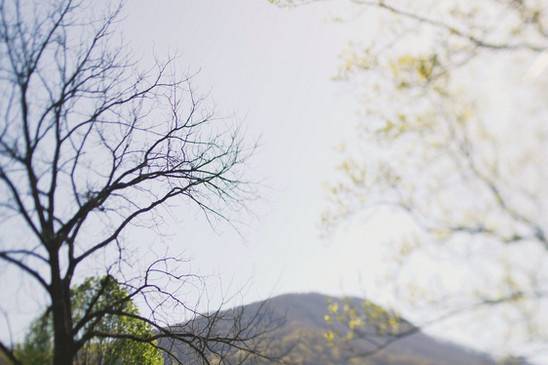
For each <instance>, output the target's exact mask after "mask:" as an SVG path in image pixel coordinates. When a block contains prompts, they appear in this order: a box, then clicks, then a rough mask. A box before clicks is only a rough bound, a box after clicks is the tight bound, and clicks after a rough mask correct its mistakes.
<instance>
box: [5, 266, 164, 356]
mask: <svg viewBox="0 0 548 365" xmlns="http://www.w3.org/2000/svg"><path fill="white" fill-rule="evenodd" d="M127 295H128V293H127V291H126V290H124V288H122V287H121V286H120V285H119V284H118V283H117V282H116V280H115V279H114V278H112V277H111V276H104V277H101V278H96V277H92V278H88V279H86V280H85V281H84V282H83V283H82V284H80V285H78V286H77V287H76V288H74V289H73V290H72V298H71V299H72V306H73V316H74V321H75V322H77V321H78V320H80V319H81V318H82V317H83V316H84V315H85V314H86V311H87V310H88V308H90V305H93V310H94V311H96V312H101V311H104V310H106V309H109V310H113V311H115V312H117V313H123V314H124V315H119V314H106V315H104V316H103V317H102V318H101V319H100V321H98V323H97V324H94V325H93V330H94V331H95V332H99V333H105V334H115V335H132V336H138V337H147V336H150V335H151V334H152V330H151V328H150V326H149V325H148V324H147V323H145V322H143V321H142V320H139V319H136V318H133V317H132V315H138V314H139V311H138V309H137V307H136V306H135V304H134V303H133V302H132V301H131V300H130V299H128V298H127ZM90 329H91V328H90V327H89V326H88V327H85V328H84V329H83V330H82V331H81V332H82V333H86V332H87V331H88V330H90ZM52 338H53V328H52V324H51V315H50V313H49V312H46V313H45V314H43V315H42V316H40V318H38V319H37V320H35V321H34V322H33V323H32V325H31V328H30V329H29V332H28V334H27V336H26V337H25V340H24V342H23V343H22V344H20V345H19V346H18V347H17V349H16V355H17V357H18V358H19V359H21V362H22V363H23V364H24V365H44V364H51V363H52V359H53V343H52ZM75 364H76V365H92V364H93V365H122V364H143V365H160V364H162V357H161V354H160V351H159V350H158V349H156V348H155V347H153V346H152V345H150V344H147V343H141V342H137V341H132V340H128V339H112V338H108V337H105V338H93V339H91V340H90V341H88V342H87V343H86V344H85V345H84V346H83V347H82V349H81V350H80V351H79V352H78V354H77V357H76V360H75Z"/></svg>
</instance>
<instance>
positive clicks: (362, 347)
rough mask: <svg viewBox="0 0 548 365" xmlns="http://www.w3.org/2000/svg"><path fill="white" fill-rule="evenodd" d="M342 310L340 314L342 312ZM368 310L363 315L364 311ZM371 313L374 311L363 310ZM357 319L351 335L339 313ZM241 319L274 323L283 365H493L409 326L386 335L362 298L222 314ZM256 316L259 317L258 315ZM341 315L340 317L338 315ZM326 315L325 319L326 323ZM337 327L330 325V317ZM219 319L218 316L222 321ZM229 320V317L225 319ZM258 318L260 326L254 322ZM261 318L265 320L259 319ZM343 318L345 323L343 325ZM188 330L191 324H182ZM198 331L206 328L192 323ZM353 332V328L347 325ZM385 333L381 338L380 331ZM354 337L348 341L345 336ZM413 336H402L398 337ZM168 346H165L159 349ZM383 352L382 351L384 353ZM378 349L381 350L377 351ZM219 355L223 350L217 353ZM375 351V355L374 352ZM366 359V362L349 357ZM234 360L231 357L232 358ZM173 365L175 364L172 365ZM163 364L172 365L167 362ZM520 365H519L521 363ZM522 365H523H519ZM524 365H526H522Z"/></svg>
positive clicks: (316, 297) (379, 314)
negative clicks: (234, 315) (350, 314)
mask: <svg viewBox="0 0 548 365" xmlns="http://www.w3.org/2000/svg"><path fill="white" fill-rule="evenodd" d="M342 308H344V310H343V309H342ZM363 308H366V310H365V312H364V309H363ZM367 308H373V309H374V310H373V311H370V310H367ZM352 310H354V311H355V312H353V313H354V314H357V315H358V316H357V317H354V318H362V319H365V322H364V321H362V322H360V323H359V322H355V323H354V327H355V328H357V330H355V331H349V330H348V328H349V327H348V326H346V325H342V324H341V323H343V322H344V323H346V322H345V321H346V320H347V319H348V318H350V317H345V316H343V314H342V313H343V311H344V312H348V313H352ZM230 311H232V312H233V313H240V314H241V313H243V315H242V316H241V317H242V319H243V320H242V322H243V323H245V322H246V321H247V323H252V322H253V321H255V323H257V324H258V325H257V326H256V327H257V330H258V331H260V330H261V329H262V328H264V326H263V325H262V324H261V323H270V324H272V323H276V321H275V319H283V322H277V323H280V325H279V326H277V328H275V329H274V330H272V331H271V332H269V333H268V334H267V336H269V340H270V343H271V351H273V353H277V354H280V353H284V354H285V355H284V356H283V357H282V363H285V364H295V365H328V364H329V365H332V364H333V365H335V364H336V365H358V364H359V365H496V364H497V362H496V361H495V360H494V359H492V358H491V357H490V356H488V355H486V354H484V353H480V352H477V351H472V350H470V349H467V348H465V347H462V346H459V345H456V344H453V343H449V342H445V341H441V340H439V339H436V338H433V337H431V336H428V335H426V334H424V333H422V332H420V331H419V330H418V329H417V328H415V327H414V326H413V325H412V324H411V323H410V322H408V321H406V320H405V319H403V318H397V321H396V323H397V328H398V330H397V331H396V332H394V331H393V330H392V332H391V330H389V329H386V328H385V327H383V326H384V324H383V323H388V320H389V319H390V318H394V317H390V316H387V313H388V312H386V311H384V310H383V309H382V308H381V307H379V306H376V305H375V304H373V303H372V302H369V301H366V300H364V299H360V298H348V297H347V298H336V297H330V296H325V295H321V294H317V293H308V294H285V295H280V296H277V297H274V298H272V299H270V300H268V301H263V302H257V303H252V304H249V305H246V306H243V307H239V308H235V309H232V310H229V311H227V312H225V313H229V312H230ZM257 314H258V315H257ZM339 314H340V315H339ZM326 315H327V317H326ZM337 316H339V317H338V320H337V321H332V320H331V321H330V319H331V317H337ZM220 317H222V316H220ZM229 317H230V316H229ZM259 317H261V318H260V319H261V320H260V321H257V318H259ZM263 317H264V318H263ZM341 317H342V318H343V319H341ZM230 325H231V324H229V321H228V320H227V321H226V323H225V324H223V323H221V324H220V325H218V326H217V327H216V329H215V330H216V331H222V330H223V329H227V328H228V326H230ZM184 326H186V327H187V328H188V326H189V323H186V324H184ZM192 327H193V328H195V329H199V328H200V327H204V323H202V324H199V323H192ZM351 327H352V325H351ZM382 328H385V329H384V332H383V331H380V329H382ZM349 332H353V333H352V336H353V337H352V338H350V336H349ZM409 332H412V333H413V334H411V335H408V336H402V337H401V338H399V334H401V333H409ZM163 345H164V346H165V345H166V344H165V343H164V344H163ZM385 346H386V347H385ZM381 348H382V349H381ZM218 350H219V351H221V349H218ZM374 350H378V351H376V352H374V353H372V351H374ZM174 352H175V353H176V354H177V357H178V358H179V359H180V360H182V361H183V363H185V364H187V363H188V364H198V363H199V362H197V361H196V359H192V358H191V357H189V356H190V355H189V354H188V352H187V351H185V350H184V348H182V347H177V346H176V347H175V351H174ZM358 353H367V354H369V355H368V356H366V357H353V355H354V354H358ZM233 356H235V355H233ZM173 363H174V362H173ZM247 363H248V364H254V365H255V364H257V365H258V364H261V365H262V364H268V363H269V362H268V361H265V360H258V359H252V360H250V361H248V362H247ZM166 364H171V361H170V360H169V359H166ZM522 364H523V363H522ZM520 365H521V364H520ZM524 365H525V364H524Z"/></svg>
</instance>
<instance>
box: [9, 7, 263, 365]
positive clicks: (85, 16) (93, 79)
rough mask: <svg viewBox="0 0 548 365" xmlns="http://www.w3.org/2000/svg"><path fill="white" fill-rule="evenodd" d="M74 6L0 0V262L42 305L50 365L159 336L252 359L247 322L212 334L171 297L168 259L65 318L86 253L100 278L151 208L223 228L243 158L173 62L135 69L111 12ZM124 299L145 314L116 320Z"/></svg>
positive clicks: (212, 316)
mask: <svg viewBox="0 0 548 365" xmlns="http://www.w3.org/2000/svg"><path fill="white" fill-rule="evenodd" d="M86 6H91V4H89V5H87V4H86V3H85V2H83V1H78V0H59V1H52V2H49V1H46V2H42V1H34V2H29V1H19V0H1V1H0V84H1V88H0V92H1V93H2V96H1V100H0V113H1V122H0V123H1V126H0V181H1V192H0V214H1V216H2V224H3V226H4V229H3V230H4V232H5V233H6V234H5V235H4V236H5V237H4V242H3V243H2V248H1V250H0V259H1V261H3V262H4V263H7V264H9V265H13V267H15V268H17V269H19V270H20V271H21V273H24V274H26V275H27V276H28V277H30V278H32V279H33V280H34V282H35V283H36V284H37V285H38V286H39V287H40V288H41V289H42V290H44V291H45V293H46V295H47V297H48V298H49V301H50V302H51V304H50V308H49V310H50V311H51V315H52V318H53V334H54V335H53V337H54V360H53V362H54V364H56V365H68V364H72V362H73V359H75V356H76V355H77V353H78V351H79V350H80V349H82V348H83V347H84V346H85V345H86V343H88V342H89V341H91V340H92V339H96V338H114V339H115V338H123V339H127V340H131V341H137V342H141V343H148V344H150V345H151V346H156V347H162V345H161V344H162V343H163V342H159V340H161V339H165V338H168V339H172V340H175V341H179V342H181V343H184V344H185V345H186V346H187V347H188V348H190V349H191V350H193V351H194V352H195V353H196V354H198V358H199V360H200V361H201V362H203V363H209V361H210V355H211V353H212V352H218V349H220V348H221V347H219V345H222V348H223V349H225V348H234V349H238V350H239V351H240V352H244V353H248V354H255V355H260V352H259V348H258V347H256V345H257V341H256V340H257V338H258V334H259V333H260V331H255V332H250V331H249V326H251V325H254V324H256V322H257V320H252V321H247V322H245V321H243V322H242V321H241V317H242V316H241V314H237V315H235V314H234V313H231V314H227V315H230V316H231V319H232V320H233V322H234V323H237V324H236V325H234V326H233V327H230V328H228V329H227V328H225V330H224V331H223V332H222V333H219V332H215V331H212V328H214V324H215V323H216V322H217V321H218V320H219V319H220V318H222V317H224V316H225V312H221V311H214V312H213V313H209V314H204V315H199V314H198V313H197V311H196V309H195V307H193V306H190V305H188V304H187V303H186V302H185V301H184V300H183V299H181V297H179V296H178V295H177V290H176V289H177V288H179V287H180V286H182V285H185V284H186V283H188V282H189V281H190V280H194V279H195V277H194V276H192V275H189V274H188V273H182V274H178V273H177V272H176V271H175V269H176V268H177V266H176V265H175V266H173V265H171V266H170V264H176V263H177V260H176V259H175V258H161V259H159V260H157V261H154V262H153V263H152V264H151V265H150V266H149V267H148V269H147V270H146V272H145V273H143V275H140V276H138V277H131V279H124V277H123V276H120V275H119V277H118V278H117V279H116V281H117V283H118V285H120V286H121V287H122V288H123V289H124V290H125V291H126V292H127V295H126V296H124V297H123V298H122V299H120V298H118V299H117V300H112V301H110V302H109V301H108V298H109V295H108V292H107V291H108V290H107V286H105V290H98V291H97V292H96V294H95V295H96V297H95V298H93V300H91V301H90V303H91V304H90V305H89V307H88V308H87V309H86V310H85V311H84V313H83V315H81V316H80V317H79V318H75V316H74V313H73V310H72V303H71V295H70V293H71V291H70V289H71V284H72V283H73V282H74V281H75V280H76V279H77V278H79V275H80V273H81V270H82V268H83V267H85V266H86V265H89V263H90V262H94V260H95V259H96V258H97V257H98V255H99V254H106V255H112V257H115V259H113V260H112V263H111V266H109V267H108V268H107V270H106V271H107V272H106V273H105V274H106V275H107V277H111V276H112V275H113V271H114V267H115V266H114V265H117V266H116V267H120V266H122V265H123V263H124V260H125V259H126V258H127V257H124V252H125V251H124V247H126V246H125V245H124V242H123V236H124V233H125V232H126V231H127V230H128V228H130V227H132V226H141V227H142V226H145V227H151V226H154V225H155V224H156V223H158V220H159V219H161V216H160V215H159V214H158V210H159V209H160V208H166V207H168V206H169V205H170V204H172V203H176V202H177V203H185V202H187V203H190V204H193V205H195V206H197V207H199V208H200V209H202V210H203V211H204V212H205V213H206V214H207V215H213V216H217V217H220V218H221V219H224V216H223V215H222V211H221V208H222V205H221V204H224V205H228V206H231V205H232V204H239V203H240V201H241V199H243V198H245V196H246V190H245V189H243V187H244V185H242V184H243V181H242V180H241V176H242V171H241V168H242V163H243V162H244V161H245V160H246V158H247V157H248V155H249V152H250V150H246V149H244V147H243V145H242V141H241V138H240V136H239V134H238V131H237V130H233V131H230V130H228V131H227V130H225V129H223V127H222V126H217V123H215V122H216V121H217V120H216V119H215V118H214V116H213V115H212V113H211V112H210V111H209V110H207V108H205V107H204V106H203V102H204V101H203V99H202V98H199V97H197V96H196V95H195V94H193V92H192V90H191V88H190V85H189V80H188V79H186V78H182V79H180V78H177V77H176V74H175V71H174V64H173V63H174V60H173V59H169V60H168V61H167V62H164V63H160V62H158V63H156V65H155V66H154V67H153V68H151V69H149V70H148V71H146V72H137V71H136V69H135V64H134V63H133V62H132V61H131V57H130V55H129V52H128V51H127V49H126V47H125V46H124V44H123V42H122V41H119V43H115V41H116V39H117V38H116V37H115V34H114V32H115V25H116V22H117V19H118V17H119V15H120V12H121V6H117V7H115V8H113V9H110V10H109V11H108V12H106V15H104V16H97V15H95V14H94V13H93V12H91V11H89V9H87V8H86ZM219 203H221V204H219ZM10 230H14V231H15V230H20V231H22V232H24V239H23V240H20V239H18V240H13V241H10V238H9V232H10ZM104 282H105V283H108V282H109V280H105V281H104ZM174 288H175V289H174ZM138 298H140V299H139V300H140V302H141V303H144V304H145V305H146V306H148V310H149V312H150V313H149V314H148V315H146V316H145V315H140V314H136V313H129V312H125V311H124V308H125V307H126V306H125V304H126V303H127V302H130V301H132V300H136V299H138ZM97 303H102V304H101V305H98V304H97ZM105 303H107V305H105ZM167 307H169V308H175V309H177V308H179V309H186V310H188V311H190V312H191V313H194V314H195V315H196V316H200V317H201V318H202V319H201V322H200V323H202V324H204V323H206V325H203V326H202V327H201V328H200V330H199V331H195V328H193V326H192V325H191V323H192V321H189V322H188V324H187V325H186V326H183V327H178V329H177V330H176V331H175V330H173V329H172V328H170V327H169V326H166V324H165V323H163V322H161V321H160V319H159V318H160V317H159V316H158V313H159V312H160V310H161V308H167ZM105 316H122V317H123V316H126V317H131V318H133V320H138V321H142V322H144V323H146V324H148V325H149V326H151V328H152V329H153V330H154V334H153V335H150V336H140V335H138V334H134V333H116V332H103V331H100V330H99V328H101V327H100V326H99V324H100V323H101V321H102V319H103V318H105ZM238 320H240V322H238ZM238 323H239V324H238ZM0 350H1V351H2V352H3V353H4V354H5V355H6V356H7V357H8V358H9V359H10V360H11V361H12V362H14V363H15V364H19V362H18V360H17V358H16V356H15V354H14V352H13V351H12V348H11V346H10V345H8V344H7V343H0ZM163 350H165V351H167V353H168V354H171V353H170V349H169V348H163ZM174 361H177V359H176V358H174Z"/></svg>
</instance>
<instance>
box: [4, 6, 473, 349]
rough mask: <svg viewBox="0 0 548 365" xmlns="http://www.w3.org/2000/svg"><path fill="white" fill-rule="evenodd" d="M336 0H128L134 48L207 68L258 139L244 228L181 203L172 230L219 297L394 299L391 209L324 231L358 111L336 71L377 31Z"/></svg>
mask: <svg viewBox="0 0 548 365" xmlns="http://www.w3.org/2000/svg"><path fill="white" fill-rule="evenodd" d="M335 3H337V2H336V1H333V2H319V4H315V5H311V6H306V7H300V8H294V9H281V8H278V7H276V6H273V5H271V4H269V3H268V1H266V0H231V1H226V0H162V1H146V0H131V1H127V7H126V9H125V13H124V14H125V17H124V20H123V22H122V23H121V24H120V30H121V32H122V33H123V34H124V39H125V40H126V42H127V44H128V46H129V47H130V48H131V49H132V50H133V52H134V54H135V55H136V56H137V57H138V58H142V61H143V63H144V64H147V63H148V62H150V61H151V59H152V57H153V55H155V56H156V57H158V58H160V59H162V58H165V57H167V56H168V55H169V54H174V53H177V54H178V55H179V57H178V59H177V63H176V68H177V70H178V71H179V72H180V73H181V74H185V73H187V74H193V73H195V72H197V71H199V72H198V74H197V75H196V76H195V77H194V79H193V80H192V85H193V86H194V88H195V89H196V90H197V91H199V92H200V93H203V94H209V100H210V101H211V102H212V103H213V104H214V105H215V108H216V110H217V114H218V115H222V116H227V118H229V119H232V120H234V121H236V122H238V123H239V124H240V125H241V126H242V127H243V129H244V130H245V131H246V134H247V137H248V141H249V142H250V144H251V143H253V142H254V141H255V140H257V139H259V142H260V143H259V144H260V147H259V149H258V150H257V152H256V153H255V154H254V156H253V158H252V159H251V161H250V165H249V166H250V168H249V176H248V178H249V179H250V180H254V181H260V184H258V185H257V190H258V192H259V193H260V195H261V198H260V199H259V200H256V201H252V202H250V203H249V204H248V207H249V209H250V211H251V213H239V214H234V215H233V218H234V222H235V225H236V227H237V228H238V229H239V230H240V233H237V232H236V231H235V230H234V229H233V228H232V227H230V226H229V225H227V224H224V223H220V224H219V225H216V226H215V230H213V229H212V228H211V227H209V225H208V224H207V222H206V221H205V220H204V219H203V217H200V216H198V217H196V216H193V214H188V213H187V212H188V209H187V208H186V207H184V206H181V207H175V208H174V209H173V212H174V216H176V217H177V218H178V223H177V224H171V225H169V226H166V227H165V229H166V232H167V234H168V235H167V236H166V237H165V238H163V243H164V244H165V246H162V247H168V249H169V252H170V253H173V254H180V253H183V254H184V256H185V257H186V258H189V259H190V260H191V261H190V262H191V268H192V270H193V271H194V272H195V273H197V274H201V275H205V276H209V277H210V278H211V280H210V283H211V285H212V287H211V293H212V297H216V294H213V293H215V291H216V290H217V288H219V287H222V290H223V295H230V294H234V293H236V292H238V291H240V290H242V296H241V297H239V298H240V299H239V300H240V301H244V302H251V301H255V300H260V299H265V298H268V297H271V296H274V295H277V294H282V293H288V292H308V291H317V292H321V293H326V294H333V295H341V294H351V295H360V296H361V295H367V296H368V297H369V299H372V300H377V301H380V302H381V303H382V302H385V301H388V300H389V299H388V298H386V297H385V296H386V295H387V294H386V293H383V290H382V285H379V283H381V282H382V279H383V274H384V268H385V266H387V264H388V263H387V262H386V261H385V260H387V258H386V256H385V255H384V251H383V245H384V244H385V243H386V240H387V239H388V238H387V237H389V236H390V234H388V233H389V232H390V230H391V229H392V230H393V227H394V226H395V224H394V222H391V221H390V217H389V216H380V217H377V218H376V219H375V220H372V221H371V222H369V224H368V225H367V227H361V228H360V229H359V230H352V229H348V227H347V229H346V230H345V231H344V232H340V233H339V234H336V235H335V236H334V237H332V238H330V239H323V238H321V237H320V226H319V225H320V215H321V212H322V210H323V209H325V207H326V206H327V201H326V200H327V195H326V192H325V188H324V185H325V184H326V183H328V182H329V181H331V180H332V179H333V176H334V175H335V174H336V173H337V172H336V169H335V166H336V164H337V161H338V158H339V157H340V156H339V155H338V154H337V151H336V146H337V145H339V144H340V143H342V142H344V141H345V140H347V139H349V138H351V137H352V134H353V132H354V127H355V124H356V122H357V121H358V115H357V113H358V111H359V106H358V104H357V96H358V95H357V93H356V91H355V90H353V89H352V87H350V86H349V85H347V84H345V83H341V82H337V81H334V80H332V77H333V76H334V75H335V74H336V72H337V67H338V65H339V64H340V59H339V54H340V52H341V51H342V49H343V48H344V47H345V45H346V44H347V43H348V42H349V41H350V40H351V39H353V38H354V37H355V35H356V34H358V32H359V34H360V35H361V36H366V37H367V36H368V32H370V31H371V28H369V27H367V24H364V23H363V22H361V23H358V24H357V23H355V22H347V23H338V22H335V21H334V20H333V18H334V17H335V16H338V15H341V14H345V10H344V9H342V10H341V8H340V6H339V7H337V6H336V5H337V4H335ZM338 4H339V5H340V4H341V3H340V2H338ZM369 36H371V35H369ZM132 239H135V240H138V241H142V237H141V236H139V237H133V238H132ZM150 240H152V241H153V242H155V241H156V238H154V237H153V236H152V235H151V236H150V237H147V242H141V243H140V244H143V245H145V244H149V243H150ZM12 304H13V307H18V308H20V305H21V303H20V302H19V301H15V300H12ZM25 314H26V315H27V317H28V316H29V315H31V314H33V313H29V312H26V313H25ZM438 333H439V331H438ZM454 338H458V334H457V335H456V336H454ZM476 345H478V343H477V341H476ZM480 346H481V345H480Z"/></svg>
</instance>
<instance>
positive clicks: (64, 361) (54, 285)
mask: <svg viewBox="0 0 548 365" xmlns="http://www.w3.org/2000/svg"><path fill="white" fill-rule="evenodd" d="M51 302H52V317H53V365H72V361H73V359H74V339H73V335H72V312H71V303H70V284H69V283H68V282H67V281H66V280H63V279H62V278H61V273H60V269H59V261H58V258H56V259H55V260H52V265H51Z"/></svg>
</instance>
